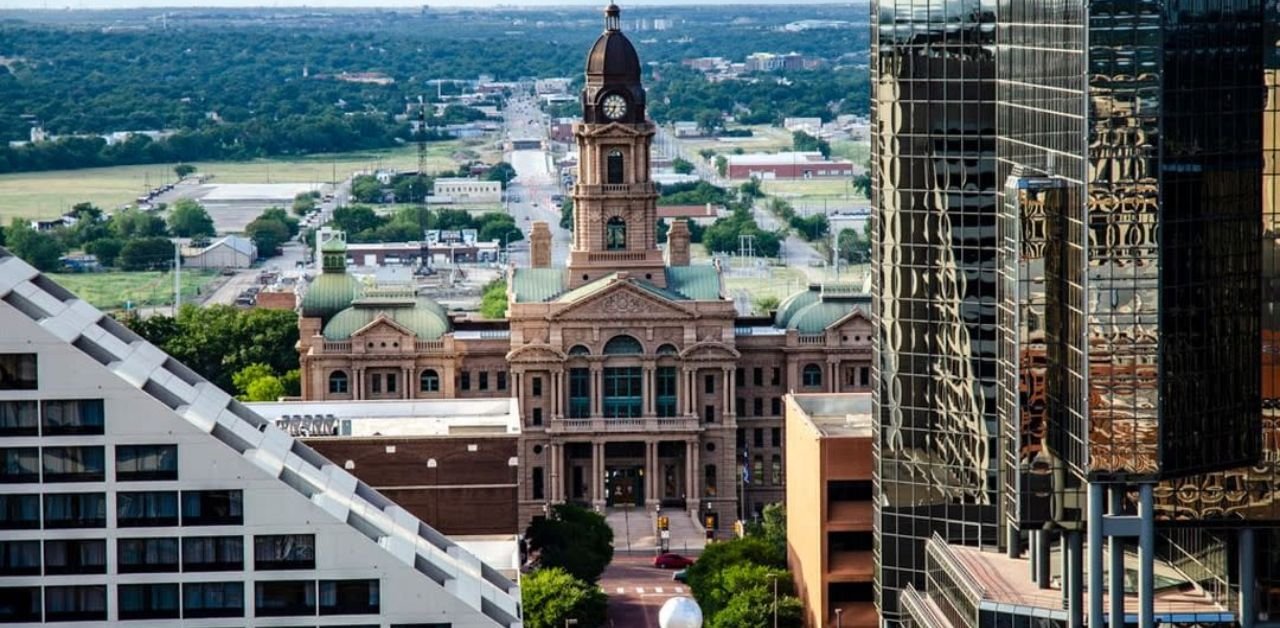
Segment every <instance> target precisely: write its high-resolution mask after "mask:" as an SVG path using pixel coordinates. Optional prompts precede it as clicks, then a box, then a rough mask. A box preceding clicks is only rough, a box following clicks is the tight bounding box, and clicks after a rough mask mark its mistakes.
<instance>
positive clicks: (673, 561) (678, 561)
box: [653, 554, 693, 569]
mask: <svg viewBox="0 0 1280 628" xmlns="http://www.w3.org/2000/svg"><path fill="white" fill-rule="evenodd" d="M692 564H693V559H691V558H685V557H684V556H681V555H679V554H658V555H657V556H655V557H654V558H653V566H654V567H657V568H658V569H684V568H685V567H688V566H689V565H692Z"/></svg>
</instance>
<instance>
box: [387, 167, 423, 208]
mask: <svg viewBox="0 0 1280 628" xmlns="http://www.w3.org/2000/svg"><path fill="white" fill-rule="evenodd" d="M432 183H433V182H432V180H431V177H428V176H426V175H422V174H418V173H416V172H415V173H413V174H408V175H402V176H399V177H396V179H395V181H394V182H392V189H393V190H394V191H395V194H396V202H397V203H421V202H423V201H424V200H426V198H427V193H428V191H429V190H431V186H432Z"/></svg>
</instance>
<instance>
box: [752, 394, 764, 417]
mask: <svg viewBox="0 0 1280 628" xmlns="http://www.w3.org/2000/svg"><path fill="white" fill-rule="evenodd" d="M751 410H752V414H754V415H755V416H764V399H762V398H760V397H756V398H755V399H752V400H751Z"/></svg>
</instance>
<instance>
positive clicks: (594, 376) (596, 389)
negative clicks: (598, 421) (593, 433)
mask: <svg viewBox="0 0 1280 628" xmlns="http://www.w3.org/2000/svg"><path fill="white" fill-rule="evenodd" d="M603 399H604V367H602V366H600V365H599V364H592V365H591V416H592V417H593V418H594V417H598V416H603V415H604V410H603V402H602V400H603Z"/></svg>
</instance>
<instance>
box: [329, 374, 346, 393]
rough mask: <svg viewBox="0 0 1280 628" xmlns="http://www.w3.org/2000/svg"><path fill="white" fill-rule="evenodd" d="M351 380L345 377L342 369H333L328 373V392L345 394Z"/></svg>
mask: <svg viewBox="0 0 1280 628" xmlns="http://www.w3.org/2000/svg"><path fill="white" fill-rule="evenodd" d="M350 384H351V381H350V380H349V379H347V374H346V373H344V372H342V371H334V372H332V373H329V394H331V395H345V394H347V392H348V391H349V390H350V388H351V385H350Z"/></svg>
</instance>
